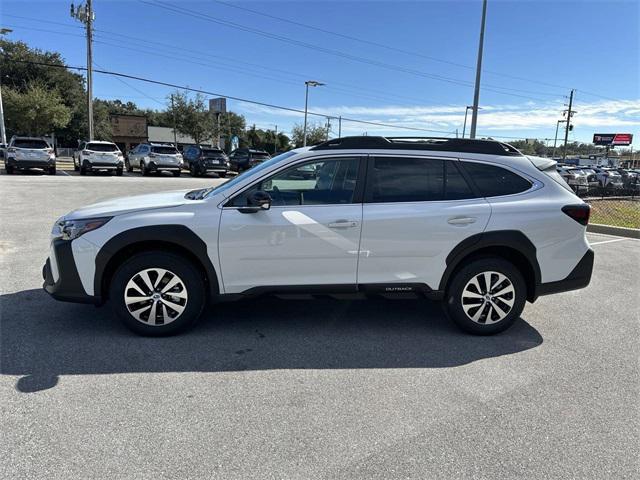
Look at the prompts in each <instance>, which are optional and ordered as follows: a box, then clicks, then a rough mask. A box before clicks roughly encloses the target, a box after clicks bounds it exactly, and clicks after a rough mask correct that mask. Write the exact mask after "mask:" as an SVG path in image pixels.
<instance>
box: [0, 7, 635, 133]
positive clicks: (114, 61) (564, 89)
mask: <svg viewBox="0 0 640 480" xmlns="http://www.w3.org/2000/svg"><path fill="white" fill-rule="evenodd" d="M229 2H231V0H228V1H227V0H225V1H224V2H218V1H215V0H199V1H176V0H141V1H139V0H124V1H114V0H94V11H95V14H96V20H95V28H96V37H95V40H96V42H95V45H94V66H95V68H104V69H107V70H114V71H119V72H124V73H128V74H132V75H139V76H143V77H148V78H154V79H157V80H161V81H165V82H171V83H175V84H179V85H187V86H190V87H194V88H201V89H204V90H207V91H212V92H220V93H222V94H225V95H232V96H237V97H245V98H248V99H254V100H258V101H263V102H268V103H272V104H278V105H284V106H288V107H292V108H300V109H302V108H303V107H304V80H305V79H315V80H321V81H324V82H326V84H327V85H326V86H324V87H317V88H315V89H312V90H311V92H310V104H309V110H310V111H314V112H318V113H322V114H326V115H331V116H339V115H342V116H343V117H346V118H353V119H362V120H367V121H372V122H382V123H390V124H397V125H403V126H411V127H414V128H424V129H430V130H437V131H443V132H455V130H456V128H457V129H458V130H459V131H460V132H461V131H462V125H463V121H464V110H465V106H466V105H469V104H471V103H472V100H473V86H472V85H473V81H474V75H475V71H474V66H475V60H476V53H477V42H478V40H477V39H478V32H479V26H480V14H481V1H480V0H473V1H455V0H450V1H441V2H433V1H419V2H403V1H395V2H382V1H358V2H342V1H340V2H338V1H322V2H318V1H290V2H280V1H258V2H255V1H254V2H244V1H243V2H233V3H232V5H235V6H236V7H235V8H234V7H233V6H230V5H229V4H228V3H229ZM69 3H70V2H69V1H67V0H64V1H58V0H50V1H29V2H26V1H11V0H3V2H2V7H0V8H2V11H1V12H2V26H10V27H11V28H13V30H14V32H13V33H11V34H10V36H9V38H11V39H14V40H17V39H19V40H23V41H25V42H27V43H28V44H29V45H31V46H33V47H38V48H42V49H48V50H55V51H59V52H61V53H62V55H63V56H64V58H65V59H66V61H67V62H68V64H70V65H79V66H82V65H84V63H85V61H86V57H85V55H86V54H85V43H84V41H83V38H82V34H83V32H82V29H81V28H80V24H79V23H78V22H77V21H75V20H74V19H72V18H71V17H70V15H69ZM76 3H77V1H76ZM237 7H240V8H237ZM248 10H253V11H255V12H261V13H263V14H266V15H271V16H275V17H281V18H283V19H287V20H289V21H290V22H285V21H282V20H278V19H275V18H270V17H267V16H264V15H260V14H257V13H253V12H251V11H248ZM203 16H205V17H206V18H202V17H203ZM17 17H21V18H17ZM291 22H297V23H299V24H305V25H308V26H311V27H315V28H309V27H307V26H303V25H297V24H294V23H291ZM639 23H640V2H638V1H635V0H634V1H581V2H563V1H496V0H489V5H488V10H487V27H486V28H487V30H486V37H485V50H484V64H483V70H484V72H483V77H482V86H483V89H482V92H481V97H480V105H481V107H482V109H483V110H482V111H481V112H480V116H479V121H478V132H479V134H482V135H486V136H493V137H496V138H498V137H510V136H516V137H521V138H522V137H528V138H534V137H537V138H553V136H554V133H555V126H556V120H557V119H559V118H561V116H560V115H561V111H562V109H563V108H565V107H563V103H564V102H566V101H567V99H566V98H565V97H566V96H567V95H568V94H569V90H570V89H571V88H575V89H577V93H576V98H575V107H574V108H575V110H577V113H576V115H575V117H574V122H573V123H574V126H575V128H574V131H573V132H572V133H571V138H572V139H577V140H582V141H588V140H590V139H591V138H592V135H593V133H594V132H599V133H601V132H603V133H604V132H631V133H634V136H635V137H636V138H635V139H634V140H635V144H636V145H638V144H639V143H640V138H638V135H640V73H639V70H640V33H639V28H640V27H639ZM232 24H233V26H232ZM238 27H240V28H238ZM242 28H245V29H250V30H252V31H250V32H248V31H245V30H242ZM318 29H321V30H326V31H329V32H333V33H327V32H323V31H320V30H318ZM44 30H46V31H44ZM255 30H259V31H261V32H262V33H263V34H262V35H260V34H256V33H255ZM54 32H55V33H54ZM334 33H337V34H340V35H346V36H349V37H354V38H357V39H360V40H363V41H356V40H354V39H350V38H345V37H344V36H340V35H335V34H334ZM274 36H276V37H278V38H274ZM283 40H284V41H283ZM367 42H373V43H376V44H379V45H373V44H371V43H367ZM398 50H402V51H398ZM170 92H171V89H169V88H166V87H161V86H154V85H150V84H145V83H140V82H137V81H133V80H127V81H126V82H123V81H122V80H117V79H115V78H112V77H107V76H103V75H99V74H96V75H95V80H94V94H95V96H97V97H100V98H120V99H122V100H131V101H134V102H135V103H137V104H139V105H140V106H144V107H152V108H160V107H161V106H162V104H164V103H165V102H166V97H167V95H168V94H169V93H170ZM229 107H230V109H232V110H234V111H236V112H238V113H242V114H243V115H245V117H246V118H247V122H248V123H249V124H253V123H255V124H256V125H257V126H258V127H261V128H273V126H274V125H278V129H279V130H280V131H285V132H287V131H289V130H290V129H291V127H292V125H293V124H294V123H296V122H298V123H300V122H301V121H302V116H301V115H299V114H296V113H291V112H283V111H278V110H274V109H271V108H266V107H259V106H255V105H250V104H246V103H240V102H237V101H229ZM315 121H320V119H318V120H315ZM337 128H338V126H337V121H334V122H333V123H332V129H333V130H334V131H335V132H336V133H337ZM467 128H468V125H467ZM363 132H368V133H369V134H397V135H419V134H421V132H418V131H410V130H403V129H400V128H396V129H393V128H390V127H377V126H372V125H364V124H356V123H351V122H346V121H345V122H343V134H362V133H363ZM423 133H424V134H425V135H428V134H429V133H427V132H423Z"/></svg>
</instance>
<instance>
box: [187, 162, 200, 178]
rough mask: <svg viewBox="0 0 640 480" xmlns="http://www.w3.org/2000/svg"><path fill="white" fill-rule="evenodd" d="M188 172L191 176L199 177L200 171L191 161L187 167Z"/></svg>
mask: <svg viewBox="0 0 640 480" xmlns="http://www.w3.org/2000/svg"><path fill="white" fill-rule="evenodd" d="M189 173H190V174H191V176H192V177H199V176H200V172H199V171H198V167H196V166H195V165H194V164H193V163H192V164H191V166H190V167H189Z"/></svg>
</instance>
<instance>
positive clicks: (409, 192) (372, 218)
mask: <svg viewBox="0 0 640 480" xmlns="http://www.w3.org/2000/svg"><path fill="white" fill-rule="evenodd" d="M458 163H459V162H458V160H457V159H443V158H426V157H421V156H409V155H407V156H398V155H388V156H387V155H378V156H375V157H371V158H370V159H369V165H368V169H367V170H368V172H367V186H366V191H365V196H364V204H363V217H362V225H363V226H362V240H361V243H360V259H359V264H358V284H381V285H382V286H384V285H389V284H397V288H398V289H400V288H402V285H403V284H404V285H405V287H406V290H412V289H424V288H425V287H428V288H429V289H432V290H437V289H438V287H439V283H440V279H441V277H442V274H443V273H444V270H445V268H446V258H447V255H448V254H449V252H451V250H452V249H453V248H454V247H455V246H456V245H457V244H459V243H460V242H461V241H462V240H464V239H465V238H467V237H470V236H471V235H474V234H477V233H480V232H482V231H483V230H484V229H485V227H486V225H487V222H488V220H489V216H490V213H491V208H490V205H489V203H488V202H487V201H486V200H485V199H484V198H479V195H477V194H474V191H473V189H472V188H473V187H472V186H470V184H469V182H467V180H466V179H465V177H464V172H463V171H462V170H461V169H460V168H459V165H458Z"/></svg>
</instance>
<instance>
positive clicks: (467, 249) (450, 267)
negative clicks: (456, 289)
mask: <svg viewBox="0 0 640 480" xmlns="http://www.w3.org/2000/svg"><path fill="white" fill-rule="evenodd" d="M487 247H498V248H500V247H505V248H510V249H513V250H515V251H517V252H518V253H520V254H521V255H522V256H524V257H525V259H526V260H527V262H528V263H529V265H530V266H531V269H532V271H533V277H534V278H533V280H534V284H533V285H530V288H531V289H532V292H533V295H529V296H530V297H532V298H533V299H535V298H536V297H537V294H536V291H537V289H538V286H539V285H540V283H541V278H542V275H541V273H540V264H539V263H538V257H537V253H536V252H537V251H536V247H535V245H534V244H533V243H531V240H529V238H528V237H527V236H526V235H525V234H524V233H522V232H520V231H518V230H494V231H491V232H483V233H477V234H475V235H471V236H470V237H467V238H465V239H464V240H462V241H461V242H460V243H458V245H456V246H455V247H454V248H453V250H451V252H449V255H447V258H446V264H447V267H446V269H445V272H444V274H443V275H442V278H441V279H440V286H439V290H441V291H444V290H445V289H446V288H447V284H448V282H449V279H450V278H451V275H452V274H453V272H454V271H455V270H456V268H458V267H459V266H460V262H462V260H464V259H465V258H466V257H468V256H469V255H471V254H473V253H475V252H477V251H479V250H481V249H483V248H487Z"/></svg>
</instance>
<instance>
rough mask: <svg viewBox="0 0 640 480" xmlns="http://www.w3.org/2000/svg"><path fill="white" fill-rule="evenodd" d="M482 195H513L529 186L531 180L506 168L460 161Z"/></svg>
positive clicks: (527, 188)
mask: <svg viewBox="0 0 640 480" xmlns="http://www.w3.org/2000/svg"><path fill="white" fill-rule="evenodd" d="M461 164H462V165H463V168H464V169H465V171H466V172H467V173H468V174H469V176H470V177H471V180H472V181H473V183H474V184H475V185H476V186H477V187H478V190H479V191H480V193H481V194H482V196H484V197H499V196H502V195H514V194H516V193H522V192H524V191H526V190H529V189H530V188H531V182H530V181H529V180H527V179H525V178H523V177H521V176H520V175H518V174H516V173H513V172H511V171H509V170H507V169H506V168H502V167H497V166H494V165H487V164H483V163H475V162H461Z"/></svg>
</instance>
